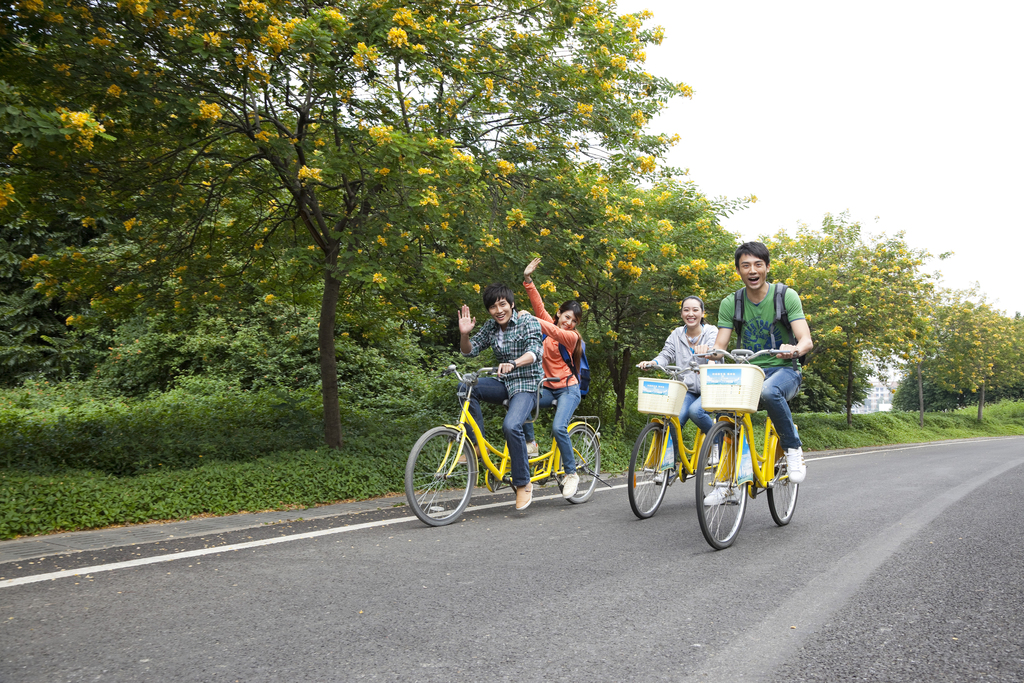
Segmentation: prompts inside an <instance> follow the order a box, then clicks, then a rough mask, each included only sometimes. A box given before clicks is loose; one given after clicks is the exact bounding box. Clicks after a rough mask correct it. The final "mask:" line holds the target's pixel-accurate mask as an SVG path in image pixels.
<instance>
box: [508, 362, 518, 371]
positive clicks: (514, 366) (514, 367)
mask: <svg viewBox="0 0 1024 683" xmlns="http://www.w3.org/2000/svg"><path fill="white" fill-rule="evenodd" d="M509 363H510V364H511V365H512V369H513V370H515V369H516V362H515V360H510V361H509Z"/></svg>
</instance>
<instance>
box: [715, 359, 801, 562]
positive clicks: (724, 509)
mask: <svg viewBox="0 0 1024 683" xmlns="http://www.w3.org/2000/svg"><path fill="white" fill-rule="evenodd" d="M778 353H783V351H781V350H779V349H765V350H763V351H758V352H756V353H755V352H753V351H749V350H747V349H733V351H732V352H731V353H730V352H728V351H723V350H721V349H716V350H715V351H713V352H711V353H710V354H708V355H717V354H723V355H725V356H726V357H727V358H729V359H731V360H733V361H735V364H734V365H702V366H700V385H701V403H702V407H703V408H704V410H706V411H707V412H709V413H712V412H714V413H718V414H719V418H718V421H717V422H715V425H714V426H713V427H712V428H711V431H710V432H708V434H707V435H706V436H705V437H704V443H703V445H702V446H701V449H700V455H699V456H698V458H697V486H696V492H697V519H698V520H699V521H700V530H701V533H703V534H704V539H705V540H706V541H707V542H708V544H709V545H711V547H712V548H714V549H716V550H722V549H724V548H728V547H729V546H730V545H732V543H733V541H735V540H736V536H737V534H739V531H740V526H741V525H742V524H743V515H744V513H745V512H746V509H747V498H748V497H750V498H756V497H757V495H758V493H759V492H761V491H766V492H767V493H768V510H769V512H770V513H771V515H772V519H773V520H775V523H776V524H778V525H779V526H785V525H787V524H789V522H790V520H791V519H792V518H793V511H794V510H795V509H796V498H797V494H798V492H799V490H800V485H799V484H797V483H794V482H791V481H790V480H789V474H788V472H787V470H786V458H785V456H784V454H783V451H782V445H781V444H780V443H779V434H778V432H777V431H775V425H773V424H772V421H771V418H768V419H767V420H766V422H765V427H764V441H763V442H762V443H763V445H764V448H763V450H761V451H760V452H759V451H758V450H757V445H756V443H755V442H754V426H753V424H752V423H751V421H750V415H751V413H755V412H757V404H758V400H759V399H760V397H761V386H762V384H763V383H764V371H763V370H762V369H761V368H759V367H758V366H756V365H753V364H751V363H750V361H752V360H753V359H755V358H757V357H758V356H762V355H773V354H778ZM715 487H723V488H725V489H726V490H727V495H726V498H725V502H723V503H721V504H719V505H705V504H704V498H705V496H707V494H708V493H710V492H711V491H712V490H713V489H714V488H715Z"/></svg>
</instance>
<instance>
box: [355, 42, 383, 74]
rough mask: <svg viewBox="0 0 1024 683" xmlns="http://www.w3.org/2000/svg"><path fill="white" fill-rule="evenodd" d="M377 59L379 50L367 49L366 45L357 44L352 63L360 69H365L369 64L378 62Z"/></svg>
mask: <svg viewBox="0 0 1024 683" xmlns="http://www.w3.org/2000/svg"><path fill="white" fill-rule="evenodd" d="M377 59H378V55H377V48H375V47H367V46H366V43H359V44H357V45H356V49H355V52H354V53H353V55H352V63H353V64H355V65H356V66H357V67H359V68H360V69H365V68H366V66H367V64H372V63H374V62H376V61H377Z"/></svg>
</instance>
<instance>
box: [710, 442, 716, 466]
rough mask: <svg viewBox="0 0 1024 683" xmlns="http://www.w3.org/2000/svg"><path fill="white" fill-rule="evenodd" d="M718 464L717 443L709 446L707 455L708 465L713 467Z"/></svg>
mask: <svg viewBox="0 0 1024 683" xmlns="http://www.w3.org/2000/svg"><path fill="white" fill-rule="evenodd" d="M717 464H718V444H717V443H716V444H715V445H714V446H712V447H711V455H709V456H708V465H710V466H711V467H714V466H715V465H717Z"/></svg>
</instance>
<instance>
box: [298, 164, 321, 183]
mask: <svg viewBox="0 0 1024 683" xmlns="http://www.w3.org/2000/svg"><path fill="white" fill-rule="evenodd" d="M321 173H323V169H321V168H310V167H309V166H303V167H302V168H300V169H299V180H309V179H310V178H312V179H313V180H316V181H317V182H322V181H323V178H322V177H321V175H320V174H321Z"/></svg>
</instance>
